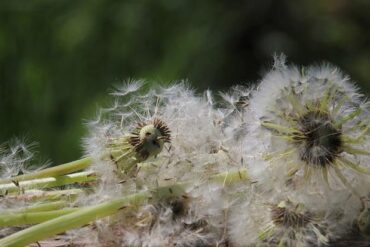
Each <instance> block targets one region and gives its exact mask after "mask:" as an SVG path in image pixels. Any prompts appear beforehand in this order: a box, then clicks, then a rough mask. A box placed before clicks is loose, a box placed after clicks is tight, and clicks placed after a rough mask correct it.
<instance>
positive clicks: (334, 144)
mask: <svg viewBox="0 0 370 247" xmlns="http://www.w3.org/2000/svg"><path fill="white" fill-rule="evenodd" d="M298 125H299V127H300V131H301V132H302V133H303V135H304V138H302V139H301V140H299V145H300V147H301V151H300V158H301V160H303V161H305V162H306V163H307V164H309V165H313V166H322V167H323V166H326V165H329V164H331V163H332V162H333V161H334V160H335V158H336V157H337V156H338V155H339V154H340V153H341V152H342V151H341V150H342V141H341V135H342V134H341V129H340V128H337V127H335V126H334V124H333V121H332V120H331V118H330V116H329V115H328V114H326V113H323V112H308V113H306V114H305V115H303V117H301V118H300V119H299V120H298Z"/></svg>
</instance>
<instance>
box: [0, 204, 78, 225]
mask: <svg viewBox="0 0 370 247" xmlns="http://www.w3.org/2000/svg"><path fill="white" fill-rule="evenodd" d="M77 210H79V209H78V208H65V209H58V210H50V211H45V212H24V213H5V214H1V215H0V227H8V226H20V225H32V224H38V223H41V222H45V221H47V220H50V219H54V218H56V217H59V216H62V215H66V214H69V213H72V212H75V211H77Z"/></svg>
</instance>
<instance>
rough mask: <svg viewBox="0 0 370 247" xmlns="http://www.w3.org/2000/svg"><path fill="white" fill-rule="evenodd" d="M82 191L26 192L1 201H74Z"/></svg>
mask: <svg viewBox="0 0 370 247" xmlns="http://www.w3.org/2000/svg"><path fill="white" fill-rule="evenodd" d="M83 192H84V190H82V189H69V190H55V191H41V190H35V191H31V190H29V191H26V192H25V193H24V194H20V195H9V196H7V197H5V198H3V199H0V202H1V200H4V199H5V200H10V201H12V200H16V201H17V200H22V201H38V200H49V201H56V200H60V199H63V200H74V199H75V198H76V197H77V195H79V194H81V193H83Z"/></svg>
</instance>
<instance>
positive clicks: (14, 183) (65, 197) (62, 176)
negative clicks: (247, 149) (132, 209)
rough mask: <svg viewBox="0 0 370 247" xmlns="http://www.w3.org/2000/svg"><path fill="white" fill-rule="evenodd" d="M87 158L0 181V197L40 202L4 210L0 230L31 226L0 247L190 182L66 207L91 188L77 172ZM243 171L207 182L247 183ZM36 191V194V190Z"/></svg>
mask: <svg viewBox="0 0 370 247" xmlns="http://www.w3.org/2000/svg"><path fill="white" fill-rule="evenodd" d="M91 162H92V160H91V159H90V158H83V159H80V160H77V161H74V162H70V163H66V164H62V165H59V166H55V167H51V168H46V169H43V170H40V171H36V172H33V173H28V174H24V175H19V176H15V177H11V178H7V179H2V180H0V191H1V194H2V195H3V196H6V197H8V198H12V199H14V200H17V199H19V200H21V199H25V198H26V199H27V200H32V201H35V200H37V201H40V202H41V203H38V204H36V205H35V206H29V207H24V208H19V209H16V210H8V211H5V212H3V213H1V214H0V227H9V226H26V225H34V224H35V225H34V226H31V227H29V228H26V229H25V230H22V231H19V232H17V233H14V234H12V235H10V236H8V237H5V238H3V239H0V246H4V247H5V246H25V245H28V244H31V243H33V242H37V241H40V240H43V239H46V238H48V237H52V236H54V235H56V234H59V233H63V232H65V231H66V230H70V229H73V228H77V227H81V226H84V225H86V224H89V223H91V222H92V221H94V220H96V219H99V218H102V217H106V216H109V215H113V214H115V213H117V212H119V211H120V210H122V209H124V208H125V207H126V206H127V205H139V204H140V203H142V202H144V201H148V200H150V201H160V200H163V199H165V198H169V197H173V196H180V195H182V194H184V193H185V190H186V188H187V185H190V184H191V183H192V181H184V182H179V183H175V184H173V185H170V186H161V187H157V188H151V189H149V190H147V191H143V192H138V193H134V194H131V195H128V196H125V197H122V198H117V199H114V200H110V201H107V202H105V203H101V204H98V205H95V206H88V207H82V208H76V207H72V208H71V207H68V204H69V202H70V201H73V200H74V198H75V197H76V195H78V194H80V193H83V192H84V190H86V189H89V188H90V187H91V186H94V183H91V182H94V181H96V180H97V178H98V176H99V175H98V174H96V173H94V172H92V171H88V172H86V171H81V170H83V169H85V168H87V167H89V165H90V164H91ZM247 180H248V176H247V171H246V170H239V171H235V172H225V173H220V174H216V175H213V176H210V177H209V178H208V181H207V182H213V183H222V184H223V185H225V186H227V185H230V184H233V183H236V182H238V181H247ZM81 184H89V186H88V187H85V188H84V189H66V190H48V191H43V192H42V193H41V194H40V193H35V190H34V189H51V188H53V187H61V186H65V185H81ZM36 192H40V191H36Z"/></svg>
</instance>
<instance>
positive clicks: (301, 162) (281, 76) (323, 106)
mask: <svg viewBox="0 0 370 247" xmlns="http://www.w3.org/2000/svg"><path fill="white" fill-rule="evenodd" d="M276 63H278V64H281V63H283V61H277V62H276ZM250 101H251V103H250V110H249V112H248V114H249V115H248V116H249V117H250V119H249V121H248V125H247V128H248V131H249V133H251V135H250V136H249V137H248V138H247V139H246V141H245V145H246V148H245V152H246V153H254V154H259V155H260V157H261V159H263V160H265V161H266V163H264V162H263V161H261V162H260V163H261V164H262V165H261V166H259V167H258V168H255V167H252V166H251V173H252V174H254V175H255V177H265V179H269V177H270V176H271V177H275V178H276V180H275V181H278V180H279V178H278V177H280V181H283V180H284V179H285V180H289V179H291V178H292V179H304V180H305V181H311V182H312V183H316V182H317V181H322V182H324V183H331V184H332V185H334V184H339V185H340V184H341V185H342V186H345V187H347V188H348V189H350V190H352V191H353V190H356V189H354V187H356V186H357V185H356V184H352V183H353V182H355V183H357V182H356V181H358V180H360V179H361V177H362V176H364V174H370V166H369V162H368V161H369V160H368V157H369V154H370V153H368V152H367V151H366V150H367V147H368V146H367V142H366V141H365V140H366V139H368V129H369V128H368V127H365V125H366V124H365V125H363V124H364V122H366V123H368V121H369V118H368V112H369V110H368V103H366V102H364V100H363V99H362V96H361V94H360V93H358V91H357V88H356V86H354V84H353V83H352V82H351V81H349V78H348V77H347V76H344V75H343V74H342V73H341V72H340V71H339V69H337V68H335V67H333V66H331V65H328V64H324V65H321V66H311V67H307V68H306V67H302V68H298V67H295V66H282V65H279V66H274V68H273V69H272V71H270V72H269V73H267V74H266V75H265V77H264V78H263V79H262V81H261V84H260V85H259V86H258V88H257V90H255V91H254V92H253V93H252V98H251V100H250ZM253 139H256V140H255V141H253ZM257 139H258V140H257ZM258 141H259V143H260V144H258V145H257V144H256V145H253V146H252V147H249V146H251V145H250V143H257V142H258ZM248 144H249V145H248ZM270 164H271V167H267V166H269V165H270ZM268 171H270V172H271V173H270V172H268ZM271 177H270V178H271ZM355 177H356V179H354V178H355ZM270 180H271V179H270ZM272 180H274V179H272Z"/></svg>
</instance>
